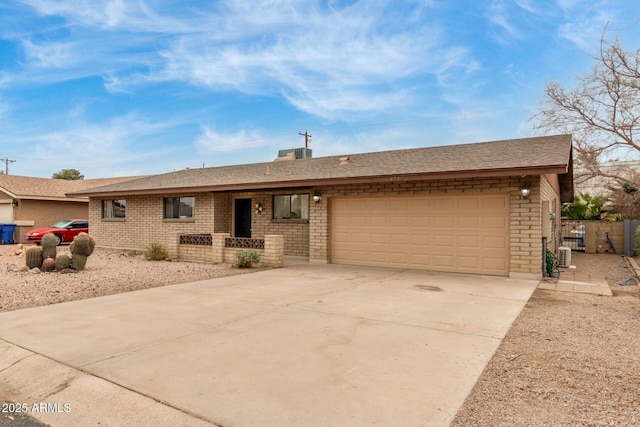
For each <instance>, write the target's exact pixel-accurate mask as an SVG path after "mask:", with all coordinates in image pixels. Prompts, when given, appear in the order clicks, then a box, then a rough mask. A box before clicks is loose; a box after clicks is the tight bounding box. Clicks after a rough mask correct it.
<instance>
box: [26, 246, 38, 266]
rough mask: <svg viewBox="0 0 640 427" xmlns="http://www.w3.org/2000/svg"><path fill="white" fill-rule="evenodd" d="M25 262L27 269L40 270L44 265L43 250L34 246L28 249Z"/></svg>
mask: <svg viewBox="0 0 640 427" xmlns="http://www.w3.org/2000/svg"><path fill="white" fill-rule="evenodd" d="M25 260H26V263H27V267H29V268H30V269H31V268H36V267H38V268H40V266H41V265H42V248H41V247H40V246H32V247H30V248H29V249H27V252H26V255H25Z"/></svg>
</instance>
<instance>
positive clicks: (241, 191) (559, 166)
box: [71, 135, 573, 278]
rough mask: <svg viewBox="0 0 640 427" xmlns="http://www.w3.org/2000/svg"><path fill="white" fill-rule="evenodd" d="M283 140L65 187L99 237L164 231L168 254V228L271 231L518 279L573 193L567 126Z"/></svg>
mask: <svg viewBox="0 0 640 427" xmlns="http://www.w3.org/2000/svg"><path fill="white" fill-rule="evenodd" d="M292 151H295V152H296V154H298V155H294V153H293V152H292V153H289V154H288V155H286V156H284V157H279V158H277V159H276V160H274V161H272V162H266V163H255V164H243V165H235V166H222V167H212V168H202V169H186V170H181V171H176V172H170V173H166V174H162V175H154V176H148V177H144V178H140V179H135V180H131V181H126V182H121V183H117V184H113V185H107V186H102V187H98V188H92V189H86V190H82V191H77V192H74V193H72V194H71V195H72V196H74V197H78V196H88V197H89V199H90V203H89V221H90V232H91V233H92V234H93V235H94V236H95V237H96V239H97V242H98V244H99V245H101V246H104V247H115V248H131V249H144V248H145V247H146V246H147V245H148V244H150V243H163V244H165V245H167V246H168V247H169V249H170V252H173V254H171V253H170V255H171V256H179V255H180V254H176V253H175V252H176V251H177V250H178V249H176V244H175V241H176V239H177V238H179V241H180V243H184V244H197V243H198V240H201V241H205V242H206V241H208V242H209V244H211V243H210V242H211V240H210V239H211V238H212V236H214V237H215V236H219V235H222V236H228V238H227V239H226V240H227V241H233V240H234V238H264V237H265V236H273V235H275V236H283V241H284V244H283V248H284V254H285V255H296V256H302V257H308V259H309V262H317V263H338V264H352V265H368V266H385V267H398V268H410V269H426V270H437V271H447V272H461V273H475V274H483V275H500V276H511V277H524V278H539V277H541V275H542V269H543V253H544V248H545V247H548V248H549V249H551V250H552V251H554V252H557V247H558V234H559V230H560V224H559V221H560V204H561V202H570V201H572V200H573V161H572V144H571V136H570V135H556V136H545V137H536V138H525V139H514V140H505V141H493V142H482V143H474V144H462V145H451V146H440V147H428V148H415V149H404V150H393V151H383V152H375V153H364V154H351V155H345V156H329V157H320V158H310V157H309V154H310V153H309V151H310V150H307V149H304V148H303V149H297V150H292ZM300 154H302V155H300ZM299 157H302V158H299ZM176 236H178V237H176ZM189 236H191V237H190V238H189ZM183 238H184V239H183ZM190 239H191V240H190ZM281 239H282V238H281ZM236 240H237V239H236ZM178 246H179V245H178ZM185 253H188V252H185ZM180 257H184V256H180ZM205 259H207V258H206V257H205ZM216 259H217V258H216Z"/></svg>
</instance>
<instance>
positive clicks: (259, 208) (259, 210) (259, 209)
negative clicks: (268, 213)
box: [256, 203, 264, 213]
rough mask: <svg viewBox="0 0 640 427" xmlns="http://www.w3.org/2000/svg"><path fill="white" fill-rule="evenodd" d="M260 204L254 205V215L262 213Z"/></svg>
mask: <svg viewBox="0 0 640 427" xmlns="http://www.w3.org/2000/svg"><path fill="white" fill-rule="evenodd" d="M262 209H264V208H263V207H262V203H256V213H262Z"/></svg>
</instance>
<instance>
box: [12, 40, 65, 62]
mask: <svg viewBox="0 0 640 427" xmlns="http://www.w3.org/2000/svg"><path fill="white" fill-rule="evenodd" d="M22 48H23V49H24V54H25V57H26V59H27V62H28V63H29V64H30V65H31V66H33V67H36V68H67V67H70V66H72V65H74V64H75V63H76V58H77V56H76V55H74V54H73V50H74V48H75V43H65V42H49V43H46V44H36V43H34V42H32V41H31V40H24V41H23V42H22Z"/></svg>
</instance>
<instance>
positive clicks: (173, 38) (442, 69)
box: [21, 0, 524, 118]
mask: <svg viewBox="0 0 640 427" xmlns="http://www.w3.org/2000/svg"><path fill="white" fill-rule="evenodd" d="M521 1H524V0H521ZM25 2H26V4H28V5H29V6H31V7H32V8H33V9H35V10H36V11H37V12H38V13H39V14H41V15H45V16H59V17H62V18H63V19H64V21H65V22H66V24H63V25H62V28H65V27H66V28H68V33H69V34H68V35H67V36H64V37H63V38H57V39H56V41H50V40H47V39H46V38H43V37H41V34H37V35H32V34H29V35H23V36H22V37H21V39H22V40H25V41H24V42H23V45H24V47H25V67H26V68H29V69H30V70H31V71H32V74H31V75H29V76H28V77H27V76H23V77H22V79H23V80H25V81H28V82H33V81H41V82H56V81H63V80H68V79H76V78H82V77H85V76H95V75H99V76H103V79H104V81H105V83H104V87H105V89H106V90H108V91H110V92H123V93H133V92H135V91H137V89H138V88H139V87H140V86H141V85H145V84H159V83H163V82H167V81H177V82H185V83H188V84H192V85H196V86H201V87H205V88H207V89H208V90H211V91H213V92H224V91H237V92H241V93H245V94H263V95H269V96H282V97H284V99H286V100H288V101H289V102H290V103H291V105H293V106H295V107H296V108H300V109H301V110H302V111H305V112H307V113H309V114H313V115H317V116H321V117H325V118H327V117H328V118H336V117H340V116H342V115H344V113H351V112H355V113H358V112H370V111H374V110H377V111H385V110H388V109H398V108H405V109H408V108H410V107H411V105H410V103H411V101H412V100H413V99H414V98H412V97H409V96H407V93H409V92H411V90H412V89H411V87H410V85H411V83H410V82H411V81H412V79H419V78H423V77H425V76H437V77H438V78H441V79H443V77H444V76H446V75H447V74H448V73H449V71H451V70H455V71H456V72H459V71H460V70H462V74H461V75H462V76H463V77H467V76H468V75H469V74H470V73H473V72H474V71H475V69H476V68H477V63H476V62H475V61H474V60H473V58H471V57H470V52H469V51H468V50H466V49H465V48H463V47H460V46H456V45H455V44H452V43H447V42H446V40H445V36H444V35H445V33H446V28H445V27H443V26H441V25H436V24H433V23H431V22H430V18H429V14H428V11H429V10H430V9H431V8H433V7H435V6H434V5H435V4H436V3H435V2H433V1H432V0H424V1H416V0H412V1H407V2H400V3H398V2H396V1H392V0H386V1H380V2H369V1H366V0H360V1H351V2H348V3H347V4H345V3H343V2H329V3H328V4H327V3H325V2H321V1H318V0H316V1H308V0H289V1H285V0H262V1H259V0H226V1H220V2H216V3H208V2H205V3H203V4H202V5H200V7H199V8H198V9H197V10H196V9H195V8H187V7H184V5H183V4H182V3H181V2H173V1H167V2H162V3H152V2H145V1H143V0H132V1H124V0H97V1H96V0H61V1H56V2H51V1H48V0H25ZM503 25H504V24H503ZM43 33H44V34H46V30H45V32H43ZM62 33H64V31H63V32H62ZM452 52H453V54H452ZM50 70H55V72H50V73H46V72H45V71H50ZM38 71H41V73H40V74H37V72H38ZM458 78H459V77H458ZM407 86H409V87H408V88H407V89H404V88H405V87H407ZM398 88H401V89H398Z"/></svg>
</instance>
